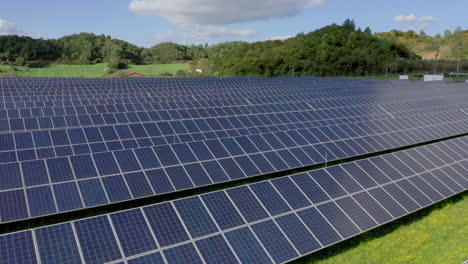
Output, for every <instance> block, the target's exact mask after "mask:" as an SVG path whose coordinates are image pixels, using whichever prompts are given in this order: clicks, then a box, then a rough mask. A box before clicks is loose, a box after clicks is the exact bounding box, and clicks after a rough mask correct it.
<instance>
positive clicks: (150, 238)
mask: <svg viewBox="0 0 468 264" xmlns="http://www.w3.org/2000/svg"><path fill="white" fill-rule="evenodd" d="M467 138H468V137H462V138H456V139H451V140H446V141H441V142H438V143H433V144H429V145H425V146H421V147H416V148H413V149H409V150H403V151H399V152H395V153H390V154H385V155H381V156H378V157H373V158H368V159H363V160H360V161H354V162H350V163H345V164H342V165H335V166H331V167H327V168H322V169H318V170H313V171H310V172H305V173H299V174H295V175H291V176H284V177H280V178H277V179H272V180H268V181H263V182H259V183H253V184H248V185H244V186H240V187H235V188H230V189H227V190H221V191H216V192H212V193H207V194H202V195H196V196H192V197H189V198H184V199H179V200H174V201H170V202H164V203H160V204H156V205H149V206H145V207H142V208H134V209H130V210H126V211H121V212H116V213H111V214H108V215H103V216H97V217H92V218H85V219H81V220H75V221H71V222H67V223H63V224H58V225H53V226H47V227H41V228H36V229H32V230H28V231H22V232H18V233H12V234H6V235H2V236H0V244H1V245H2V248H3V247H4V248H8V249H9V250H7V251H2V254H3V255H2V257H3V258H2V259H4V260H6V263H28V262H34V261H37V260H39V259H40V260H41V262H47V261H52V260H57V261H59V260H60V261H67V260H69V261H73V260H79V261H81V262H90V263H102V262H108V261H111V262H112V263H118V262H120V261H127V262H128V263H148V262H149V263H163V260H166V261H169V262H170V261H187V262H188V263H200V262H203V261H204V262H205V263H214V262H222V263H224V262H232V263H238V262H248V263H250V262H255V261H260V262H262V263H264V262H266V263H269V262H270V263H271V262H274V263H282V262H286V261H289V260H292V259H295V258H298V257H300V256H303V255H306V254H309V253H311V252H314V251H316V250H319V249H321V248H324V247H327V246H329V245H331V244H334V243H336V242H339V241H342V240H345V239H347V238H349V237H352V236H355V235H358V234H360V233H363V232H365V231H367V230H369V229H372V228H375V227H377V226H380V225H383V224H385V223H388V222H389V221H392V220H395V219H397V218H399V217H402V216H404V215H407V214H409V213H412V212H414V211H416V210H419V209H422V208H424V207H426V206H428V205H431V204H433V203H435V202H437V201H440V200H441V199H444V198H447V197H450V196H453V195H455V194H457V193H460V192H463V191H465V190H466V189H467V187H468V179H467V178H466V175H467V173H468V162H467V159H468V153H467V152H466V151H463V150H462V148H453V146H456V145H462V144H464V143H463V142H464V141H465V140H466V139H467ZM440 149H444V150H445V152H444V153H445V155H446V156H445V157H446V158H447V159H450V160H451V162H448V163H445V164H443V165H442V166H437V167H434V166H427V165H426V166H422V165H421V166H422V170H421V168H420V167H419V166H414V163H415V162H416V163H419V164H423V163H422V161H423V160H425V161H424V162H427V161H430V162H431V163H433V162H434V161H435V160H436V159H437V157H436V156H435V155H432V156H430V155H423V154H424V153H427V152H432V151H433V150H440ZM401 157H405V158H404V159H400V158H401ZM409 158H411V159H409ZM402 166H405V167H406V168H407V169H408V171H409V172H408V173H403V174H401V175H400V176H398V177H394V176H393V178H392V177H391V176H390V175H392V173H394V171H395V170H387V168H389V167H392V168H395V169H396V170H397V171H398V169H399V168H400V167H402ZM363 174H364V175H366V177H365V178H363V176H362V175H363ZM375 175H379V176H375ZM374 176H375V177H374ZM383 178H385V179H386V180H385V181H382V180H381V179H383ZM370 181H371V182H373V184H369V182H370ZM45 234H50V236H52V237H54V238H56V239H53V240H50V239H47V240H46V239H43V237H44V235H45ZM32 237H35V239H33V238H32ZM17 241H22V243H17ZM61 241H62V242H63V243H65V244H62V242H61ZM61 247H65V248H64V249H63V250H60V248H61ZM35 248H37V249H38V250H37V251H36V250H35ZM36 252H37V255H36Z"/></svg>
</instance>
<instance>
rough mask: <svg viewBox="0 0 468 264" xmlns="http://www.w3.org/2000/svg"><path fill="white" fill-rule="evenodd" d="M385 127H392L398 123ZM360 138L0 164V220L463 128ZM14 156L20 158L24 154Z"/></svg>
mask: <svg viewBox="0 0 468 264" xmlns="http://www.w3.org/2000/svg"><path fill="white" fill-rule="evenodd" d="M390 121H391V122H394V123H395V125H398V123H399V122H400V121H401V120H399V119H390V120H389V122H390ZM433 121H434V120H433ZM435 121H437V122H436V123H439V122H440V120H435ZM415 123H417V122H416V121H415ZM354 125H355V126H354V127H356V128H358V127H362V126H360V125H359V124H354ZM361 131H362V134H360V133H356V132H355V130H354V129H351V128H350V127H349V126H348V127H347V129H344V130H343V129H341V128H340V127H339V126H335V127H330V128H328V130H323V131H322V130H320V129H317V128H314V129H302V130H290V131H283V132H275V133H266V134H261V135H257V136H251V137H248V136H241V137H234V138H225V139H222V140H208V141H195V142H191V143H188V144H173V145H161V146H157V147H154V148H135V149H133V150H122V151H113V152H102V153H95V154H92V155H89V154H88V155H72V154H74V153H65V154H67V155H66V156H70V157H60V158H49V159H39V160H35V161H22V162H10V163H5V164H2V165H0V180H1V181H0V183H1V184H0V187H1V188H0V189H2V190H3V191H1V192H0V217H1V219H0V220H1V221H2V222H10V221H14V220H19V219H24V218H29V217H36V216H41V215H48V214H54V213H57V212H64V211H69V210H76V209H79V208H84V207H92V206H96V205H102V204H107V203H114V202H119V201H123V200H130V199H135V198H139V197H145V196H151V195H156V194H161V193H168V192H173V191H176V190H185V189H190V188H194V187H198V186H206V185H210V184H214V183H220V182H226V181H231V180H236V179H240V178H245V177H252V176H258V175H262V174H265V173H271V172H278V171H282V170H286V169H292V168H298V167H303V166H308V165H313V164H318V163H322V162H325V161H331V160H338V159H343V158H347V157H352V156H357V155H362V154H368V153H372V152H376V151H382V150H386V149H391V148H397V147H402V146H406V145H412V144H416V143H421V142H425V141H429V140H434V139H438V138H443V137H448V136H453V135H458V134H462V133H464V132H466V122H465V121H464V122H448V123H439V124H437V125H434V124H432V125H424V124H423V126H415V127H413V128H412V129H403V130H398V131H392V130H390V131H392V132H390V133H388V132H387V133H382V134H379V133H376V134H371V135H369V134H368V132H366V131H364V130H361ZM320 142H321V143H320ZM16 147H17V146H16ZM46 149H47V148H46ZM39 150H45V149H39ZM39 150H38V153H39ZM32 152H33V153H34V150H32ZM20 153H24V155H26V151H24V152H20V151H18V153H17V154H20ZM33 158H34V157H33Z"/></svg>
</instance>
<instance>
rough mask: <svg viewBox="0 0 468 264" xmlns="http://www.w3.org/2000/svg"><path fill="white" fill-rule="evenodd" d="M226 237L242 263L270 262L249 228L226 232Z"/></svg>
mask: <svg viewBox="0 0 468 264" xmlns="http://www.w3.org/2000/svg"><path fill="white" fill-rule="evenodd" d="M226 239H227V241H228V242H229V244H230V245H231V246H232V249H233V250H234V252H235V253H236V254H237V256H238V257H239V260H240V261H241V262H242V263H272V260H271V259H270V258H269V257H268V254H267V253H266V252H265V250H264V249H263V247H262V246H261V245H260V243H259V242H258V240H257V238H256V237H255V236H254V235H253V233H252V231H250V229H249V228H247V227H244V228H241V229H237V230H234V231H231V232H227V233H226Z"/></svg>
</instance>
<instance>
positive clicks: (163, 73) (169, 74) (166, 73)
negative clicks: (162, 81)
mask: <svg viewBox="0 0 468 264" xmlns="http://www.w3.org/2000/svg"><path fill="white" fill-rule="evenodd" d="M158 76H161V77H172V76H174V75H173V74H172V73H170V72H166V71H164V72H161V73H160V74H158Z"/></svg>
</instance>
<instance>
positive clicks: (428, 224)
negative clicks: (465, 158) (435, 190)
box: [294, 192, 468, 264]
mask: <svg viewBox="0 0 468 264" xmlns="http://www.w3.org/2000/svg"><path fill="white" fill-rule="evenodd" d="M466 196H467V193H466V192H465V193H464V194H461V195H458V196H455V197H452V198H450V199H447V200H445V201H443V202H440V203H438V204H436V205H433V206H431V207H429V208H426V209H423V210H422V211H419V212H416V213H415V214H411V215H409V216H407V217H404V218H402V219H399V220H397V221H395V222H391V223H389V224H387V225H385V226H382V227H380V228H377V229H374V230H372V231H370V232H367V233H365V234H363V235H361V236H358V237H355V238H352V239H350V240H348V241H344V242H342V243H339V244H337V245H334V246H332V247H330V248H328V249H324V250H321V251H318V252H317V253H314V254H312V255H310V256H307V257H305V258H302V259H299V260H297V261H295V262H294V264H299V263H301V264H337V263H364V264H378V263H385V264H396V263H401V264H403V263H404V264H406V263H411V264H427V263H437V264H443V263H454V264H458V263H460V264H461V263H463V261H465V260H468V250H467V249H468V200H467V199H466Z"/></svg>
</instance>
